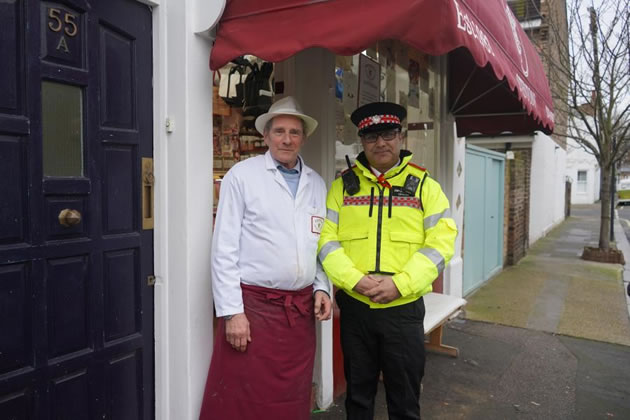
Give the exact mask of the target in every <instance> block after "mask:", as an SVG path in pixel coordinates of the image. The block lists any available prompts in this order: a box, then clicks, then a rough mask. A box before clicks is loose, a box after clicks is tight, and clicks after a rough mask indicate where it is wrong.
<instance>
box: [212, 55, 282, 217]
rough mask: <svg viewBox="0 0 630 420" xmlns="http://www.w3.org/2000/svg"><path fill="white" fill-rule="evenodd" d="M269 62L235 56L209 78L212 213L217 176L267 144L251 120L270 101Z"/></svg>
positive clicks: (216, 194)
mask: <svg viewBox="0 0 630 420" xmlns="http://www.w3.org/2000/svg"><path fill="white" fill-rule="evenodd" d="M272 75H273V64H272V63H268V62H264V61H261V60H258V59H256V58H255V57H239V58H237V59H235V60H233V61H232V62H231V63H229V64H228V65H226V66H225V67H223V68H221V69H220V70H219V71H217V72H215V74H214V77H213V115H212V118H213V121H212V127H213V133H212V134H213V136H212V137H213V139H212V146H213V147H212V153H213V156H214V165H213V184H214V212H216V206H217V204H218V200H219V191H220V186H221V179H222V178H223V176H224V175H225V174H226V173H227V171H228V170H229V169H230V168H231V167H232V166H234V164H236V163H237V162H239V161H241V160H245V159H247V158H250V157H253V156H257V155H261V154H264V153H265V152H266V151H267V146H266V145H265V142H264V140H263V136H262V135H261V134H260V133H259V132H258V131H256V129H255V128H254V121H255V120H256V117H258V116H259V115H260V114H263V113H265V112H267V110H268V109H269V107H270V106H271V102H272V90H271V85H272V83H271V80H272Z"/></svg>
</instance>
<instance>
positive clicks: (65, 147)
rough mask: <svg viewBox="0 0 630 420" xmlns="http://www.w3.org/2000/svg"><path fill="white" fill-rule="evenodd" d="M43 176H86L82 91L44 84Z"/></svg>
mask: <svg viewBox="0 0 630 420" xmlns="http://www.w3.org/2000/svg"><path fill="white" fill-rule="evenodd" d="M42 134H43V156H44V159H43V160H44V176H51V177H69V176H83V92H82V90H81V88H79V87H77V86H71V85H66V84H62V83H56V82H49V81H43V82H42Z"/></svg>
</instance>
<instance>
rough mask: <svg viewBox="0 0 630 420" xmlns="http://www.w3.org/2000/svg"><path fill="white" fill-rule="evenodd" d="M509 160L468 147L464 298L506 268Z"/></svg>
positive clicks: (496, 154) (465, 197) (465, 199)
mask: <svg viewBox="0 0 630 420" xmlns="http://www.w3.org/2000/svg"><path fill="white" fill-rule="evenodd" d="M504 171H505V156H504V155H503V154H501V153H496V152H493V151H491V150H487V149H483V148H481V147H476V146H470V145H469V146H466V180H465V181H466V187H465V193H464V194H465V196H464V290H463V292H464V295H466V294H468V293H470V292H471V291H473V290H475V289H476V288H478V287H479V286H481V285H482V284H483V283H484V282H485V281H486V280H488V279H489V278H490V277H492V276H493V275H494V274H496V273H497V272H498V271H499V270H501V267H502V266H503V194H504V192H503V185H504V177H505V174H504Z"/></svg>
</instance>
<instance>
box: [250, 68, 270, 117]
mask: <svg viewBox="0 0 630 420" xmlns="http://www.w3.org/2000/svg"><path fill="white" fill-rule="evenodd" d="M272 73H273V64H272V63H268V62H263V63H262V64H261V65H260V67H259V66H258V63H254V64H253V65H252V67H251V72H250V73H249V74H248V75H247V78H246V79H245V98H244V103H243V116H250V117H257V116H259V115H261V114H264V113H265V112H267V111H268V110H269V107H270V106H271V96H272V91H271V83H270V78H271V74H272Z"/></svg>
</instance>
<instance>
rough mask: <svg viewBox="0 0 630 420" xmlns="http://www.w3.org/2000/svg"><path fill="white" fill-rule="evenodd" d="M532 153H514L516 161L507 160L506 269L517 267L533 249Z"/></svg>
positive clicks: (522, 151) (528, 150) (517, 151)
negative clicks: (531, 228) (531, 232)
mask: <svg viewBox="0 0 630 420" xmlns="http://www.w3.org/2000/svg"><path fill="white" fill-rule="evenodd" d="M531 161H532V151H531V149H523V150H514V159H510V160H506V161H505V162H506V169H505V177H506V189H505V191H506V194H505V196H506V200H505V201H506V203H507V205H506V208H505V211H506V214H507V217H506V218H505V219H506V221H507V225H506V226H505V227H506V229H505V230H504V232H505V231H507V240H506V242H505V243H506V250H505V257H506V258H505V260H504V261H505V265H514V264H516V263H517V262H518V261H519V260H520V259H521V258H523V257H524V256H525V254H526V253H527V249H528V248H529V206H530V202H529V189H530V170H531Z"/></svg>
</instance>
